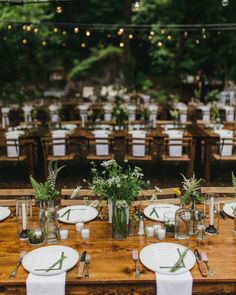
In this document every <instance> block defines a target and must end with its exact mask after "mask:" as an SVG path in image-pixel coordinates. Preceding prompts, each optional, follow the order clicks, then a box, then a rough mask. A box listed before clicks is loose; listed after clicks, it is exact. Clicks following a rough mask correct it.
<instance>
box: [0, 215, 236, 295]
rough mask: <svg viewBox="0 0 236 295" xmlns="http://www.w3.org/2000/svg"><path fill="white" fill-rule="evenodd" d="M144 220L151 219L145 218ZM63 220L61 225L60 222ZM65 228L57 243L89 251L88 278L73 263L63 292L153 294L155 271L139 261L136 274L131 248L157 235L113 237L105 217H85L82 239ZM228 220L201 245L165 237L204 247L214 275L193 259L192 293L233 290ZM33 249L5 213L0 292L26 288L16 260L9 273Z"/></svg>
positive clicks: (235, 279)
mask: <svg viewBox="0 0 236 295" xmlns="http://www.w3.org/2000/svg"><path fill="white" fill-rule="evenodd" d="M145 224H152V222H151V221H149V220H145ZM62 226H63V225H62ZM66 226H67V227H68V228H69V240H67V241H63V242H59V243H58V244H60V245H65V246H70V247H72V248H74V249H76V250H77V251H78V252H79V253H80V254H81V253H82V252H83V250H85V249H86V250H87V251H88V252H89V253H90V255H91V264H90V278H89V279H77V278H76V273H77V266H75V267H74V268H73V269H72V270H70V271H69V272H68V273H67V277H66V294H73V295H74V294H84V295H85V294H93V295H101V294H122V295H128V294H137V295H141V294H142V295H148V294H150V295H151V294H156V293H155V292H156V282H155V274H154V273H153V272H151V271H149V270H147V269H146V268H145V267H143V266H142V265H141V263H139V270H141V273H142V275H141V278H139V279H136V278H135V275H134V273H135V268H134V263H133V261H132V259H131V251H132V250H133V249H138V250H139V251H140V250H141V249H142V248H143V247H145V246H147V245H149V244H151V243H157V242H159V241H158V240H157V238H155V237H153V238H146V237H143V236H137V235H136V236H133V237H128V238H127V239H125V240H122V241H117V240H113V239H112V238H111V225H109V224H108V222H107V221H92V222H90V223H88V227H89V228H90V231H91V237H90V239H89V240H88V241H82V240H81V237H80V235H78V234H76V232H75V226H74V225H66ZM232 228H233V220H232V219H229V218H227V219H226V220H222V219H221V220H220V233H219V235H218V236H215V237H209V236H207V237H206V239H205V241H204V243H203V244H202V245H200V246H199V245H198V244H197V242H196V240H195V238H193V237H192V238H191V239H189V240H185V241H177V240H175V239H174V238H167V239H166V240H165V242H174V243H176V242H177V243H179V244H182V245H185V246H188V247H191V249H194V248H195V247H197V248H198V249H199V251H200V252H201V251H202V250H204V251H206V252H207V254H208V258H209V264H210V266H211V267H212V269H213V271H214V273H215V276H213V277H207V278H203V277H201V275H200V273H199V270H198V267H197V264H196V265H195V266H194V268H193V269H192V271H191V273H192V276H193V280H194V283H193V294H199V295H200V294H201V295H203V294H215V295H216V294H236V271H235V270H236V247H235V244H236V237H235V236H233V234H232ZM33 249H35V247H32V246H29V245H28V244H27V242H22V241H18V240H17V238H16V220H15V218H8V219H7V220H5V221H3V222H1V223H0V286H1V287H0V288H1V289H0V294H1V295H3V294H4V295H5V294H8V295H9V294H14V295H16V294H17V295H21V294H25V292H26V291H25V282H26V279H27V275H28V273H27V272H26V271H25V270H24V269H23V267H22V266H21V267H20V268H19V269H18V271H17V275H16V277H15V279H13V280H9V279H8V275H9V273H10V272H11V271H12V269H13V268H14V266H15V265H16V262H17V260H18V258H19V253H20V251H22V250H25V251H27V252H29V251H31V250H33Z"/></svg>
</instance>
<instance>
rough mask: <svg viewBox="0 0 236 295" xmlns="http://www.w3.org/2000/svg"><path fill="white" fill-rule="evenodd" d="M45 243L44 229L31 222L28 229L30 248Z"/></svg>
mask: <svg viewBox="0 0 236 295" xmlns="http://www.w3.org/2000/svg"><path fill="white" fill-rule="evenodd" d="M45 241H46V234H45V230H44V227H42V226H41V225H39V224H38V222H32V223H31V224H30V225H29V229H28V243H29V244H30V245H31V246H39V245H42V244H44V243H45Z"/></svg>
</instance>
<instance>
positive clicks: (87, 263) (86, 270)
mask: <svg viewBox="0 0 236 295" xmlns="http://www.w3.org/2000/svg"><path fill="white" fill-rule="evenodd" d="M90 261H91V259H90V255H89V254H86V256H85V266H86V269H85V273H84V278H89V264H90Z"/></svg>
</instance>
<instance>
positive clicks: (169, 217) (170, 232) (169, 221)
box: [163, 211, 175, 237]
mask: <svg viewBox="0 0 236 295" xmlns="http://www.w3.org/2000/svg"><path fill="white" fill-rule="evenodd" d="M163 223H164V225H165V228H166V235H167V236H169V237H173V236H174V234H175V214H174V213H173V212H171V211H170V212H165V213H164V222H163Z"/></svg>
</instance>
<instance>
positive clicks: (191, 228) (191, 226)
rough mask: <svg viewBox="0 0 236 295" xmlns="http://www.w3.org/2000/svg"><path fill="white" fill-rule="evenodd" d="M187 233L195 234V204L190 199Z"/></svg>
mask: <svg viewBox="0 0 236 295" xmlns="http://www.w3.org/2000/svg"><path fill="white" fill-rule="evenodd" d="M189 234H190V236H195V235H196V234H197V218H196V205H195V201H192V202H191V203H190V224H189Z"/></svg>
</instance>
